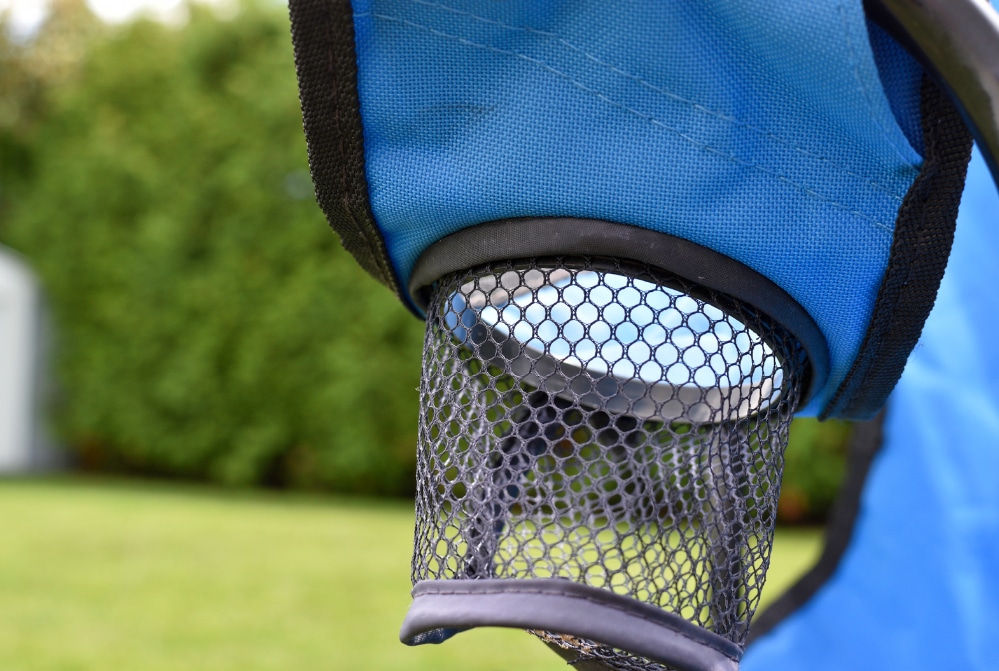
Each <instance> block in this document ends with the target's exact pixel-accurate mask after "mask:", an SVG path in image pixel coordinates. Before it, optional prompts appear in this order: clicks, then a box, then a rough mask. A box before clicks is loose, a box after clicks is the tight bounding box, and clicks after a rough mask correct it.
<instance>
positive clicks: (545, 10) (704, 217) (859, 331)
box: [354, 0, 921, 414]
mask: <svg viewBox="0 0 999 671" xmlns="http://www.w3.org/2000/svg"><path fill="white" fill-rule="evenodd" d="M354 10H355V19H354V25H355V33H356V46H357V54H358V68H359V77H358V86H359V94H360V100H361V114H362V119H363V122H364V132H365V135H364V141H365V160H366V170H367V178H368V186H369V193H370V196H371V203H372V209H373V213H374V216H375V220H376V222H377V224H378V226H379V227H380V229H381V231H382V232H383V235H384V238H385V242H386V245H387V248H388V251H389V254H390V257H391V260H392V262H393V264H394V267H395V270H396V272H397V274H398V276H399V278H400V280H401V282H402V285H403V286H405V285H406V283H407V281H408V277H409V275H410V272H411V270H412V267H413V264H414V262H415V261H416V259H417V258H418V257H419V255H420V253H421V252H422V251H423V250H424V249H426V248H427V247H428V246H429V245H431V244H433V243H434V242H436V241H437V240H439V239H440V238H443V237H445V236H446V235H448V234H450V233H453V232H455V231H457V230H459V229H462V228H465V227H468V226H474V225H475V224H478V223H482V222H487V221H492V220H496V219H502V218H507V217H545V216H552V217H566V216H569V217H583V218H592V219H604V220H608V221H614V222H619V223H626V224H631V225H635V226H641V227H644V228H648V229H652V230H657V231H662V232H666V233H670V234H672V235H676V236H679V237H682V238H686V239H688V240H691V241H693V242H696V243H698V244H701V245H703V246H706V247H709V248H711V249H714V250H716V251H718V252H721V253H723V254H726V255H728V256H730V257H732V258H734V259H737V260H739V261H741V262H742V263H744V264H746V265H748V266H749V267H751V268H753V269H755V270H757V271H758V272H760V273H762V274H764V275H766V276H767V277H769V278H770V279H771V280H773V281H774V282H775V283H777V284H778V285H779V286H781V287H783V288H784V289H785V290H786V291H787V292H788V293H789V294H790V295H791V296H793V297H794V298H795V299H797V300H798V302H799V303H801V305H802V306H803V307H804V308H805V309H806V310H808V311H809V312H810V313H811V315H812V316H813V318H814V319H815V320H816V323H817V324H818V325H819V327H820V329H821V330H822V332H823V333H824V335H825V336H826V338H827V340H828V344H829V349H830V358H831V374H830V377H829V379H828V380H827V382H826V384H825V385H824V387H823V388H822V389H821V391H820V392H819V394H818V395H817V396H816V398H814V399H813V401H812V403H810V405H809V406H808V407H807V408H805V414H814V413H817V412H819V411H820V410H821V409H822V407H824V405H825V404H826V402H827V400H828V399H829V398H830V396H831V395H832V393H834V391H835V389H836V388H837V386H838V385H839V383H840V381H841V380H842V379H843V377H844V376H845V374H846V372H847V371H848V370H849V367H850V364H851V362H852V360H853V358H854V356H855V355H856V353H857V351H858V349H859V346H860V342H861V339H862V336H863V333H864V330H865V328H866V326H867V323H868V320H869V317H870V312H871V309H872V306H873V303H874V299H875V296H876V294H877V289H878V286H879V283H880V281H881V278H882V275H883V273H884V269H885V266H886V259H887V255H888V251H889V248H890V245H891V237H892V230H893V227H894V221H895V216H896V213H897V210H898V207H899V205H900V204H901V199H902V197H903V196H904V194H905V192H906V191H907V190H908V188H909V186H910V185H911V183H912V181H913V179H914V178H915V176H916V174H917V171H918V166H919V165H920V163H921V158H920V156H919V155H918V154H917V153H916V152H915V151H914V150H913V149H912V147H911V146H910V145H909V142H908V140H907V139H906V137H905V134H904V133H903V132H902V130H901V129H900V128H899V125H898V123H897V121H896V120H895V117H894V115H893V113H892V110H891V106H890V104H889V102H888V99H887V98H886V96H885V92H884V89H883V87H882V85H881V82H880V80H879V77H878V71H877V67H876V65H875V62H874V58H873V55H872V53H871V48H870V43H869V41H868V36H867V27H866V22H865V18H864V15H863V11H862V9H861V3H860V0H842V1H841V2H825V3H816V2H814V1H811V0H772V1H771V2H767V3H759V2H755V1H750V0H739V1H733V0H685V1H676V2H660V1H659V0H655V1H653V0H648V1H645V2H615V3H608V2H599V1H597V0H564V1H562V2H538V1H537V0H507V1H505V2H491V3H481V2H470V1H463V0H446V2H441V3H438V2H436V1H435V0H355V1H354Z"/></svg>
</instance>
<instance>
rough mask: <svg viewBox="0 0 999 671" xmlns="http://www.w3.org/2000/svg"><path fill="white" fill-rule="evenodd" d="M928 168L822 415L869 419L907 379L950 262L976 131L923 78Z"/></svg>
mask: <svg viewBox="0 0 999 671" xmlns="http://www.w3.org/2000/svg"><path fill="white" fill-rule="evenodd" d="M920 108H921V111H922V117H923V142H924V144H925V147H926V156H925V157H924V163H923V168H922V170H921V171H920V173H919V175H918V176H917V177H916V180H915V181H914V182H913V184H912V187H911V188H910V189H909V192H908V193H906V194H905V199H904V200H903V201H902V207H901V208H899V211H898V218H897V219H896V221H895V235H894V239H893V240H892V246H891V252H890V254H889V256H888V268H887V270H886V271H885V275H884V278H883V279H882V281H881V287H880V288H879V289H878V295H877V298H876V300H875V303H874V311H873V313H872V316H871V322H870V324H869V325H868V327H867V332H866V334H865V335H864V340H863V342H862V343H861V345H860V352H859V353H858V355H857V357H856V359H854V361H853V366H852V367H851V368H850V371H849V372H848V373H847V375H846V378H844V380H843V383H842V384H841V385H840V387H839V389H837V390H836V394H835V395H834V396H833V398H832V400H831V401H830V402H829V405H828V406H827V407H826V408H825V409H824V410H823V412H822V415H821V417H822V419H827V418H829V417H842V418H845V419H870V418H871V417H873V416H874V415H875V414H876V413H877V412H878V410H879V409H880V408H881V406H882V405H883V404H884V402H885V400H887V398H888V395H889V394H890V393H891V390H892V389H894V388H895V385H896V384H897V383H898V379H899V378H900V377H901V376H902V370H903V369H904V368H905V362H906V360H907V359H908V358H909V353H910V352H912V348H913V347H915V346H916V342H917V341H918V340H919V336H920V334H921V333H922V331H923V324H924V323H925V322H926V318H927V317H928V316H929V314H930V310H931V309H932V308H933V303H934V301H935V300H936V295H937V290H938V289H939V288H940V280H941V279H942V278H943V273H944V269H945V268H946V267H947V257H948V256H949V255H950V248H951V243H952V242H953V241H954V228H955V224H956V221H957V209H958V206H959V205H960V204H961V193H962V192H963V190H964V178H965V175H966V173H967V170H968V162H969V161H970V160H971V144H972V140H971V134H970V133H969V132H968V129H967V128H966V127H965V125H964V122H963V121H962V120H961V117H960V115H959V114H958V112H957V110H956V109H955V108H954V105H953V103H951V101H950V99H949V98H948V97H947V96H946V94H944V93H943V92H942V91H941V90H940V89H939V88H938V87H937V85H936V84H934V83H933V81H932V80H931V79H930V78H929V77H926V76H924V77H923V84H922V99H921V102H920Z"/></svg>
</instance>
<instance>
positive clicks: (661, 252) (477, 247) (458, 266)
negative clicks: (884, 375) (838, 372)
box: [409, 218, 829, 405]
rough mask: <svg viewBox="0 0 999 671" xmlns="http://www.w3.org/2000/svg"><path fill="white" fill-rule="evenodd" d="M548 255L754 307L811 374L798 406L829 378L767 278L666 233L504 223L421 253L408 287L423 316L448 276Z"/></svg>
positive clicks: (786, 300)
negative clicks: (617, 262) (675, 281)
mask: <svg viewBox="0 0 999 671" xmlns="http://www.w3.org/2000/svg"><path fill="white" fill-rule="evenodd" d="M546 256H588V257H592V256H596V257H609V258H614V259H623V260H630V261H637V262H639V263H647V264H649V265H650V266H653V267H655V268H658V269H660V270H664V271H666V272H667V273H671V274H673V275H676V276H677V277H681V278H683V279H685V280H689V281H691V282H695V283H697V284H700V285H701V286H704V287H706V288H708V289H712V290H715V291H718V292H721V293H723V294H727V295H729V296H731V297H732V298H735V299H738V300H739V301H742V302H743V303H746V304H748V305H751V306H753V307H754V308H756V309H757V310H760V311H761V312H763V313H764V314H765V315H767V316H768V317H770V318H771V319H773V320H774V321H775V322H777V323H778V324H780V325H781V326H783V327H784V328H785V329H787V330H788V331H790V333H791V334H792V335H793V336H794V337H795V338H797V339H798V341H799V342H800V343H801V345H802V347H804V349H805V352H806V354H807V355H808V360H809V365H810V366H811V375H810V377H809V382H808V389H807V390H806V393H805V395H804V397H803V399H802V405H804V404H805V403H807V401H808V399H809V398H811V396H812V395H813V394H814V393H815V392H816V391H817V390H818V389H819V388H821V385H824V384H825V382H826V378H827V376H828V374H829V351H828V348H827V346H826V340H825V337H824V336H823V335H822V331H820V330H819V327H818V325H816V323H815V321H814V320H812V318H811V316H810V315H809V314H808V313H807V312H806V311H805V309H804V308H803V307H801V305H799V304H798V302H797V301H795V300H794V299H793V298H792V297H791V296H790V295H789V294H788V293H787V292H786V291H784V290H783V289H781V288H780V287H778V286H777V285H776V284H774V283H773V282H771V281H770V280H769V279H767V278H766V277H764V276H763V275H761V274H760V273H758V272H756V271H755V270H753V269H751V268H748V267H747V266H744V265H743V264H741V263H739V262H738V261H735V260H733V259H731V258H729V257H727V256H725V255H723V254H719V253H718V252H716V251H714V250H711V249H708V248H707V247H702V246H700V245H698V244H695V243H693V242H690V241H689V240H684V239H683V238H677V237H674V236H672V235H668V234H666V233H659V232H657V231H650V230H648V229H644V228H638V227H636V226H628V225H625V224H616V223H612V222H608V221H600V220H596V219H573V218H546V219H503V220H500V221H493V222H489V223H485V224H479V225H478V226H474V227H471V228H466V229H463V230H460V231H458V232H457V233H452V234H451V235H449V236H447V237H446V238H444V239H442V240H440V241H438V242H437V243H435V244H434V245H432V246H430V247H429V248H427V249H426V250H425V251H424V252H423V254H422V255H421V256H420V258H419V259H418V260H417V261H416V265H415V267H414V268H413V273H412V275H411V276H410V281H409V294H410V296H411V298H412V299H413V302H414V303H416V305H418V306H419V307H420V309H426V306H427V300H428V298H429V289H430V287H431V286H432V285H433V283H434V282H435V281H436V280H438V279H439V278H441V277H443V276H444V275H447V274H449V273H453V272H457V271H462V270H467V269H468V268H474V267H476V266H478V265H482V264H484V263H489V262H492V261H500V260H512V259H522V258H532V257H546Z"/></svg>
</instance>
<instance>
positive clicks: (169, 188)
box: [0, 0, 846, 521]
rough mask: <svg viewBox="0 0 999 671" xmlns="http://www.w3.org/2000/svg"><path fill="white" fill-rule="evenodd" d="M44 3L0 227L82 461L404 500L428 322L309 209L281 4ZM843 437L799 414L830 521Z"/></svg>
mask: <svg viewBox="0 0 999 671" xmlns="http://www.w3.org/2000/svg"><path fill="white" fill-rule="evenodd" d="M56 6H57V9H58V12H57V16H55V17H54V18H53V20H52V21H50V22H49V25H48V26H47V27H46V28H45V29H44V30H43V31H42V33H41V34H40V35H39V36H38V37H37V38H36V43H35V44H33V45H28V47H26V48H14V47H15V46H16V45H12V44H11V43H9V42H8V43H7V44H6V47H5V49H4V50H3V52H2V54H0V58H2V59H3V61H4V62H2V63H0V71H2V72H5V73H6V75H5V76H6V79H2V80H0V89H3V90H0V93H2V94H4V95H5V96H6V97H5V100H6V103H7V107H6V108H0V156H2V157H3V163H4V166H3V169H2V170H0V240H2V241H4V242H5V243H6V244H9V245H12V246H14V247H16V248H17V249H19V250H21V251H22V252H23V253H24V254H25V255H26V256H27V257H28V258H29V259H30V260H31V261H32V262H33V264H34V265H35V267H36V268H37V270H38V271H39V273H40V274H41V276H42V278H43V281H44V284H45V286H46V289H47V292H48V296H49V299H50V301H51V303H52V306H53V308H54V313H55V316H56V321H57V323H58V326H59V333H58V338H59V353H60V357H59V362H58V371H59V379H60V384H61V386H62V389H63V391H64V398H63V402H62V403H61V405H60V407H59V408H58V413H57V417H58V424H59V427H58V428H59V431H60V433H61V435H62V437H63V439H64V441H65V442H66V444H67V445H69V446H70V448H71V449H72V450H73V451H74V452H75V453H76V454H77V456H78V457H79V462H80V463H81V464H82V465H84V466H85V467H89V468H96V469H105V470H107V469H111V470H125V471H132V472H141V473H152V474H161V475H170V476H179V477H189V478H207V479H212V480H216V481H220V482H225V483H234V484H260V483H263V484H272V485H279V486H293V487H316V488H328V489H335V490H338V491H344V492H364V493H375V494H404V493H408V492H410V491H411V489H412V487H413V483H412V480H413V470H414V445H415V442H416V413H417V394H416V391H415V389H416V387H417V384H418V375H419V355H420V349H421V347H420V343H421V338H422V326H421V324H420V323H419V322H418V321H417V320H416V319H414V318H413V317H412V316H410V315H409V314H408V313H407V312H406V311H405V310H404V309H403V308H402V307H401V306H400V305H398V304H397V303H396V301H395V300H394V298H393V297H392V296H391V295H390V294H389V292H388V291H387V290H385V289H383V288H382V287H380V286H377V285H376V284H375V283H374V282H373V281H372V280H370V279H369V278H368V277H367V276H366V275H364V274H363V273H362V272H361V271H360V270H359V269H358V268H357V266H356V265H355V264H354V263H353V262H352V261H351V260H350V259H349V257H348V255H347V254H346V253H345V252H344V251H343V250H342V249H341V248H340V245H339V243H338V242H337V240H336V238H335V236H334V235H333V234H332V233H330V231H329V230H328V228H327V227H326V225H325V222H324V220H323V217H322V215H321V213H320V212H319V209H318V207H317V206H316V204H315V202H314V201H313V198H312V191H311V184H310V182H309V178H308V172H307V165H306V153H305V146H304V139H303V135H302V129H301V121H300V114H299V109H298V95H297V90H296V84H295V79H294V68H293V62H292V54H291V46H290V39H289V32H288V25H287V19H286V18H285V17H284V16H283V15H282V14H281V13H280V12H276V11H275V8H274V7H273V6H270V5H267V6H264V5H261V6H256V5H244V7H243V9H242V11H241V12H239V13H238V14H237V15H236V16H235V17H232V18H230V19H227V20H223V19H221V18H219V17H217V16H215V15H214V14H212V13H211V12H210V11H208V10H204V9H201V10H199V9H198V8H197V7H193V8H192V15H191V20H190V21H189V22H188V23H187V24H186V25H184V26H183V27H179V28H177V27H166V26H163V25H160V24H157V23H153V22H148V21H140V22H137V23H134V24H131V25H128V26H125V27H121V28H117V29H115V30H110V29H106V28H105V29H99V28H98V27H95V24H94V21H93V19H92V17H88V16H87V15H86V12H85V10H83V9H82V4H81V3H80V2H79V0H61V2H60V3H59V4H57V5H56ZM56 47H58V48H56ZM53 54H55V55H58V54H63V56H64V57H63V58H62V60H61V61H60V60H58V59H56V60H55V61H53V58H54V56H53ZM66 54H69V56H66ZM67 59H68V60H67ZM73 59H75V60H73ZM71 66H74V67H71ZM17 73H20V76H18V75H17ZM18 106H19V107H18ZM4 110H6V111H4ZM12 110H13V111H12ZM845 436H846V432H845V429H844V428H843V427H841V426H837V425H819V424H817V423H815V422H813V421H805V422H799V423H797V425H796V427H795V429H794V430H793V432H792V443H791V447H790V448H789V451H788V459H787V462H788V465H787V478H786V480H785V492H786V495H785V497H784V500H782V503H781V515H782V517H783V518H784V519H786V520H789V521H806V520H809V519H814V518H817V517H821V516H822V514H823V513H824V511H825V509H826V508H827V507H828V505H829V502H830V501H831V499H832V497H833V496H834V495H835V491H836V488H837V486H838V482H839V479H840V478H841V473H842V457H843V451H844V448H843V445H844V440H845Z"/></svg>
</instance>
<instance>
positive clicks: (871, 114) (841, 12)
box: [838, 0, 919, 169]
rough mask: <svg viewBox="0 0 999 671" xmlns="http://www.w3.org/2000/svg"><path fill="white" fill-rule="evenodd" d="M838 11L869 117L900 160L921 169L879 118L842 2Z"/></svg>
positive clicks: (854, 74) (851, 66)
mask: <svg viewBox="0 0 999 671" xmlns="http://www.w3.org/2000/svg"><path fill="white" fill-rule="evenodd" d="M838 9H839V17H840V22H841V23H842V24H843V38H844V40H845V41H846V48H847V51H848V52H849V53H850V70H851V71H852V72H853V77H854V79H856V80H857V86H859V87H860V92H861V93H862V94H863V95H864V101H865V102H866V103H867V115H868V116H869V117H870V118H871V121H873V122H874V124H875V125H876V126H877V127H878V128H880V129H881V134H882V135H883V136H884V139H885V141H886V142H887V143H888V144H889V145H890V146H891V148H892V149H893V150H894V151H895V154H896V155H897V156H898V157H899V158H900V159H902V162H903V163H905V164H906V165H908V166H909V167H912V168H917V169H918V167H919V166H918V165H914V164H912V163H910V161H909V159H908V158H907V157H906V156H905V153H904V152H903V151H902V150H901V149H900V148H899V146H898V144H897V141H898V140H897V138H894V137H892V135H893V133H891V131H889V130H888V129H887V128H885V127H884V124H882V123H881V120H880V119H879V118H878V115H877V114H876V112H875V110H874V100H873V99H872V98H871V92H870V91H869V90H868V88H867V85H866V84H865V83H864V80H863V78H862V77H861V76H860V58H859V56H858V55H857V51H856V49H855V48H854V46H853V40H852V39H850V23H849V21H848V20H847V17H846V6H845V4H844V3H843V1H842V0H840V3H839V6H838ZM892 118H894V115H892ZM897 125H898V124H897V122H896V126H897ZM898 130H899V132H900V134H901V135H902V136H903V137H904V136H905V133H902V132H901V130H902V129H901V128H899V129H898ZM910 149H911V150H912V152H913V153H916V150H915V149H912V148H911V147H910Z"/></svg>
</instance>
